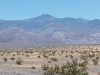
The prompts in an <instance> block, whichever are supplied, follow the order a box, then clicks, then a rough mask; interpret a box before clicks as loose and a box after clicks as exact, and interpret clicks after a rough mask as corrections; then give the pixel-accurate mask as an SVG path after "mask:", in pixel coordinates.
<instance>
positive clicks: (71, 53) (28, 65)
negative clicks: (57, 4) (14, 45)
mask: <svg viewBox="0 0 100 75" xmlns="http://www.w3.org/2000/svg"><path fill="white" fill-rule="evenodd" d="M71 58H73V59H77V61H78V62H82V61H84V60H87V61H88V65H87V72H88V73H89V75H100V45H73V46H46V47H38V48H23V49H14V50H6V51H0V75H43V73H44V71H43V70H42V68H41V67H42V65H44V64H46V65H50V66H51V65H55V64H57V65H63V64H66V62H67V61H71ZM18 60H19V61H21V64H20V65H18V63H17V62H18ZM93 60H97V63H96V64H95V63H94V62H93Z"/></svg>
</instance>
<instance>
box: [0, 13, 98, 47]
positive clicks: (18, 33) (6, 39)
mask: <svg viewBox="0 0 100 75" xmlns="http://www.w3.org/2000/svg"><path fill="white" fill-rule="evenodd" d="M99 40H100V20H98V19H94V20H87V19H83V18H78V19H76V18H70V17H69V18H56V17H54V16H51V15H48V14H43V15H41V16H38V17H35V18H30V19H25V20H0V44H6V43H7V44H9V45H10V44H11V43H13V44H16V43H17V44H21V45H22V44H27V45H29V44H31V45H37V46H38V45H39V46H42V45H45V46H46V45H67V44H69V45H70V44H100V41H99Z"/></svg>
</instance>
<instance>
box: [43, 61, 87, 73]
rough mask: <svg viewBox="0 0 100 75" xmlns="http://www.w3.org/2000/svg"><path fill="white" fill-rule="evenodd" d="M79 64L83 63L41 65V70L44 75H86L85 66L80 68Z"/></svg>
mask: <svg viewBox="0 0 100 75" xmlns="http://www.w3.org/2000/svg"><path fill="white" fill-rule="evenodd" d="M79 64H84V63H83V62H82V63H78V62H77V60H72V62H67V64H64V65H62V66H59V65H54V66H48V65H43V66H42V69H43V70H44V75H88V72H86V69H87V67H86V64H84V65H81V66H79Z"/></svg>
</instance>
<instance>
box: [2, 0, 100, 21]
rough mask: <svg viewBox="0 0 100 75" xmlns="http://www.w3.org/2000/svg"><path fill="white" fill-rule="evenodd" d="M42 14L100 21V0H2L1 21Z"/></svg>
mask: <svg viewBox="0 0 100 75" xmlns="http://www.w3.org/2000/svg"><path fill="white" fill-rule="evenodd" d="M42 14H50V15H52V16H54V17H57V18H65V17H73V18H84V19H90V20H93V19H100V0H0V19H5V20H22V19H28V18H34V17H37V16H40V15H42Z"/></svg>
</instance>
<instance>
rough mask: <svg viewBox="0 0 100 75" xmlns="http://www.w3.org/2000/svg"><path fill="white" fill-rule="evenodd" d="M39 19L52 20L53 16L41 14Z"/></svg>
mask: <svg viewBox="0 0 100 75" xmlns="http://www.w3.org/2000/svg"><path fill="white" fill-rule="evenodd" d="M39 17H41V18H53V16H52V15H49V14H42V15H40V16H39Z"/></svg>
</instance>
